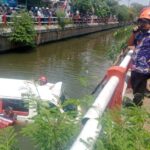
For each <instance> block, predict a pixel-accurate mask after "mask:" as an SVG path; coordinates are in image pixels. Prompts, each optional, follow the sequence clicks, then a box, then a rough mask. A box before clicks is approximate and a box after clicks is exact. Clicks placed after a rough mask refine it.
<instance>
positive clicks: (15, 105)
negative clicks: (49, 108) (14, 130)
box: [3, 99, 29, 112]
mask: <svg viewBox="0 0 150 150" xmlns="http://www.w3.org/2000/svg"><path fill="white" fill-rule="evenodd" d="M8 107H12V109H13V110H14V111H23V112H28V111H29V108H28V103H27V102H24V101H21V100H12V99H3V109H6V108H8Z"/></svg>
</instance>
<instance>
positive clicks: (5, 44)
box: [0, 23, 127, 52]
mask: <svg viewBox="0 0 150 150" xmlns="http://www.w3.org/2000/svg"><path fill="white" fill-rule="evenodd" d="M126 25H127V24H125V23H109V24H97V23H96V24H78V25H67V26H66V27H65V28H64V29H61V28H60V27H59V26H57V25H50V26H48V25H45V26H44V25H41V26H35V30H36V37H35V44H36V45H41V44H45V43H48V42H53V41H58V40H64V39H67V38H72V37H78V36H83V35H87V34H91V33H95V32H99V31H104V30H110V29H114V28H118V27H123V26H126ZM0 33H1V34H0V40H1V44H0V52H5V51H8V50H12V49H16V48H21V47H23V45H16V44H14V43H12V42H10V40H9V37H10V34H11V30H10V29H9V28H4V29H2V30H1V32H0Z"/></svg>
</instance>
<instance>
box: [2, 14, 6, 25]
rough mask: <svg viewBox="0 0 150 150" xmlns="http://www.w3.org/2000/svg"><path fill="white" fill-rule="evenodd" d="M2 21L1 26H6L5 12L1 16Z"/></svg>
mask: <svg viewBox="0 0 150 150" xmlns="http://www.w3.org/2000/svg"><path fill="white" fill-rule="evenodd" d="M2 22H3V26H4V27H6V25H7V16H6V14H4V15H3V16H2Z"/></svg>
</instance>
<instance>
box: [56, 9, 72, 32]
mask: <svg viewBox="0 0 150 150" xmlns="http://www.w3.org/2000/svg"><path fill="white" fill-rule="evenodd" d="M56 16H57V17H58V19H57V20H58V25H59V26H60V27H61V28H62V29H64V28H65V26H66V25H67V24H69V23H71V21H70V20H69V18H65V11H64V10H63V9H60V8H59V9H57V10H56Z"/></svg>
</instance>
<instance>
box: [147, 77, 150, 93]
mask: <svg viewBox="0 0 150 150" xmlns="http://www.w3.org/2000/svg"><path fill="white" fill-rule="evenodd" d="M146 89H147V90H148V91H150V79H148V80H147V84H146Z"/></svg>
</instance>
